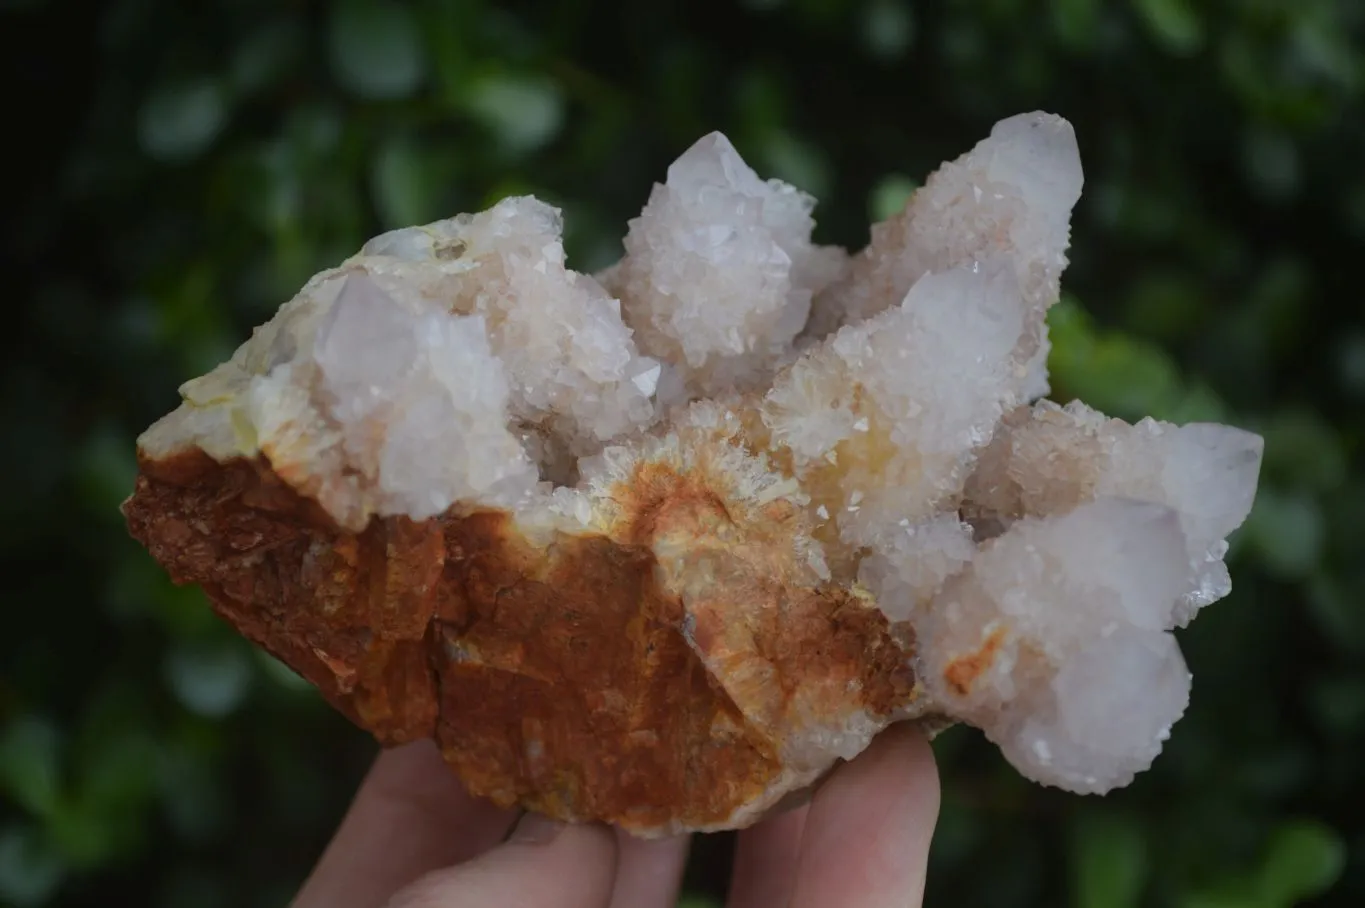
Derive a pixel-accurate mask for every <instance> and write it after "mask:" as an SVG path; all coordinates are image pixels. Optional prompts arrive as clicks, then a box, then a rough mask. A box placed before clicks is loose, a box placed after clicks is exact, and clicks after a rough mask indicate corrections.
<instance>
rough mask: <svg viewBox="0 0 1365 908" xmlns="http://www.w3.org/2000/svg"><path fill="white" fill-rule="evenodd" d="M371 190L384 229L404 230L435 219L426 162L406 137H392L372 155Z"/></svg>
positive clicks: (433, 190) (432, 192) (433, 191)
mask: <svg viewBox="0 0 1365 908" xmlns="http://www.w3.org/2000/svg"><path fill="white" fill-rule="evenodd" d="M370 187H371V191H372V192H373V193H374V201H375V207H376V208H378V209H379V219H380V222H381V223H382V224H383V226H384V227H386V228H390V229H391V228H395V227H407V226H410V225H413V224H425V223H428V222H429V221H432V220H435V218H434V217H432V216H431V215H432V214H433V213H434V212H433V198H434V197H435V196H436V189H435V187H434V186H432V184H431V178H430V168H429V166H428V164H427V160H426V159H425V158H424V157H423V156H422V154H421V153H420V152H419V151H418V150H417V149H416V148H415V147H414V146H413V144H412V142H410V141H408V140H407V139H405V138H392V139H389V140H388V141H387V142H385V143H384V144H383V145H382V146H381V147H380V149H379V152H378V153H377V154H376V155H375V158H374V164H373V165H372V166H371V168H370Z"/></svg>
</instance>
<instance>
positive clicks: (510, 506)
mask: <svg viewBox="0 0 1365 908" xmlns="http://www.w3.org/2000/svg"><path fill="white" fill-rule="evenodd" d="M1080 188H1081V172H1080V161H1079V154H1078V151H1077V148H1076V143H1075V137H1074V135H1073V134H1072V131H1071V128H1070V126H1069V125H1068V124H1067V123H1066V122H1065V121H1063V120H1061V119H1059V118H1057V117H1052V116H1049V115H1046V114H1029V115H1023V116H1020V117H1015V118H1012V119H1010V120H1006V121H1004V122H1002V123H1000V124H998V125H997V126H996V128H995V129H994V130H993V131H992V134H991V136H990V137H989V138H988V139H986V140H984V141H983V142H981V143H980V144H979V145H977V146H976V148H974V149H972V150H971V151H970V152H968V153H967V154H966V155H964V156H963V157H962V158H959V159H958V160H957V161H954V162H950V163H948V164H946V165H944V167H943V168H942V169H940V170H939V171H938V172H937V173H935V174H934V175H933V176H931V177H930V179H929V180H928V181H927V183H926V184H925V186H924V187H923V188H922V189H921V190H919V191H918V192H917V193H916V194H915V195H914V196H913V197H912V198H911V199H910V201H909V202H908V204H907V206H906V208H905V210H904V211H903V212H901V213H900V214H898V215H896V216H894V217H893V218H891V219H889V220H888V221H886V222H884V223H882V224H878V225H874V226H873V229H872V239H871V242H870V243H869V245H868V246H867V248H866V249H864V250H862V251H861V252H859V253H858V254H857V255H854V256H849V255H848V254H847V253H845V252H844V251H843V250H840V249H836V248H832V247H824V246H819V245H816V244H814V243H812V242H811V239H810V234H811V229H812V227H813V223H814V222H813V220H812V219H811V216H810V215H811V210H812V207H813V205H814V202H813V200H812V199H810V198H809V197H807V196H805V195H804V194H802V193H800V192H798V191H797V190H795V189H793V188H792V187H790V186H787V185H785V184H783V183H780V182H778V181H773V180H769V181H764V180H761V179H759V178H758V176H757V175H756V174H755V173H754V172H753V171H752V170H751V169H749V168H748V166H747V165H746V164H745V163H744V162H743V160H742V159H740V157H739V155H738V154H737V153H736V152H735V150H734V148H733V147H732V146H731V145H730V144H729V143H728V142H727V141H726V140H725V139H724V137H722V136H719V135H712V136H708V137H707V138H705V139H703V140H702V141H700V142H698V143H697V144H696V145H695V146H694V147H693V148H692V149H690V150H689V151H688V152H687V153H685V154H684V155H683V156H682V157H681V158H679V160H678V161H677V162H676V163H675V164H674V165H673V166H672V167H671V168H670V169H669V174H668V179H667V181H666V182H665V183H664V184H661V185H658V186H656V187H655V188H654V191H653V193H652V194H651V196H650V199H649V201H648V203H647V204H646V206H645V208H644V210H643V212H642V213H641V215H640V217H639V218H637V219H635V220H633V221H632V222H631V224H630V229H629V232H628V235H627V237H626V240H625V250H626V254H625V257H624V258H623V259H622V260H621V262H619V263H618V264H617V265H615V266H613V267H612V268H611V269H608V270H607V271H606V272H604V273H602V274H600V275H597V276H596V277H593V276H588V275H584V274H578V273H576V272H573V271H572V270H570V269H569V268H568V267H567V266H566V263H565V260H564V254H563V247H562V245H561V243H560V238H559V234H560V223H559V216H558V212H556V211H554V210H553V209H551V208H549V207H548V206H545V205H543V204H542V203H540V202H537V201H536V200H534V199H530V198H521V199H507V200H504V201H503V202H501V203H499V204H498V205H496V206H495V207H493V208H492V209H489V210H488V211H485V212H482V213H479V214H475V215H461V216H459V217H457V218H454V219H451V220H447V221H440V222H437V223H435V224H430V225H426V226H423V227H414V228H408V229H405V230H399V231H394V232H392V233H389V234H384V235H383V236H380V237H376V238H375V239H374V240H371V241H370V242H369V243H367V244H366V245H365V247H364V248H363V249H362V250H361V251H360V253H359V254H358V255H356V256H354V257H352V258H351V259H349V260H347V261H346V262H344V263H343V264H342V265H340V266H339V267H337V268H335V269H329V270H328V271H324V272H322V273H321V274H319V275H317V276H316V277H315V278H313V279H312V280H311V281H310V282H309V283H308V285H307V286H305V287H304V288H303V289H302V290H301V291H300V293H299V294H298V296H296V297H295V298H294V299H293V300H291V301H290V302H288V303H286V304H285V305H284V306H283V307H282V308H281V310H280V312H279V313H278V315H277V316H276V317H275V318H274V319H273V320H272V321H271V322H270V323H268V324H267V325H264V326H262V327H261V328H259V329H257V331H256V333H255V334H254V336H253V337H252V338H251V340H249V341H248V342H247V343H246V344H244V345H243V346H242V347H241V348H240V349H239V350H238V351H237V353H236V354H235V355H234V356H233V357H232V359H231V360H229V361H228V362H226V363H224V364H223V365H222V366H220V367H219V368H217V369H215V370H214V371H213V372H211V373H209V374H208V375H205V376H203V377H202V378H199V379H196V380H194V381H192V382H189V383H188V384H186V385H185V386H184V387H183V388H182V389H181V393H182V397H183V399H184V403H183V404H182V405H181V406H180V407H179V408H178V409H177V410H176V411H174V412H173V413H171V414H169V415H168V416H166V417H165V418H163V419H162V420H160V421H159V422H158V423H157V424H156V425H154V426H152V427H151V428H150V429H149V430H148V431H147V432H146V433H144V435H143V436H142V438H141V439H139V465H140V473H139V477H138V480H137V486H136V489H135V490H134V493H133V495H132V497H131V498H130V499H129V501H128V502H127V503H126V504H125V507H124V511H125V514H126V516H127V520H128V524H129V528H130V530H131V532H132V533H133V535H134V536H136V537H137V538H138V539H139V540H140V541H142V542H143V543H144V544H145V545H146V546H147V548H148V549H149V551H150V552H151V554H152V555H153V556H154V557H155V558H156V559H157V561H158V562H160V563H161V564H162V565H163V566H164V567H165V568H166V569H167V570H168V571H169V572H170V574H171V576H172V578H173V579H174V580H175V581H176V582H179V583H196V584H199V585H201V586H203V588H204V589H205V590H206V591H207V592H208V594H209V597H210V598H211V600H212V601H213V603H214V605H215V607H216V608H217V610H218V611H219V613H220V614H222V615H223V616H224V617H225V618H226V619H227V620H228V621H230V622H231V623H232V624H233V625H234V626H236V627H237V628H238V629H240V630H241V631H242V633H244V634H245V635H246V636H248V637H250V638H251V639H252V640H255V641H256V642H258V643H259V644H261V645H262V646H264V647H265V648H266V649H268V650H269V651H271V652H272V653H274V654H275V655H276V656H278V657H279V658H280V659H282V660H283V661H284V662H285V663H287V664H288V665H290V666H292V667H293V668H294V669H295V670H296V671H298V672H299V673H300V674H302V675H303V676H304V677H306V678H307V679H308V680H310V681H312V682H313V683H314V684H316V685H317V686H318V688H319V689H320V690H321V691H322V693H323V694H324V695H325V696H326V697H327V698H328V700H329V701H330V702H332V703H333V704H334V705H335V706H336V707H337V708H338V709H339V710H341V711H342V712H344V713H345V714H346V715H347V716H349V717H350V718H351V719H352V720H354V721H355V722H357V723H358V724H359V725H361V726H362V727H364V728H367V729H369V730H370V731H372V732H373V733H374V734H375V736H376V737H377V738H378V739H379V740H380V741H381V742H383V743H385V744H398V743H401V742H404V741H410V740H414V739H418V738H428V737H430V738H434V739H435V740H436V741H437V742H438V743H439V745H440V747H441V750H442V752H443V753H444V755H445V757H446V759H447V760H448V761H449V762H450V764H451V765H452V767H453V768H454V770H455V771H456V772H458V773H459V774H460V776H461V778H462V779H464V781H465V783H466V784H467V785H468V786H469V788H470V789H471V790H472V791H474V792H476V793H478V794H481V795H485V796H487V797H490V798H492V799H494V800H496V801H498V802H499V803H502V804H508V805H510V804H520V805H522V806H525V807H528V808H532V809H535V810H539V811H543V812H545V813H548V814H551V815H553V816H557V817H561V818H565V819H570V820H606V821H609V822H612V823H616V824H618V825H620V826H621V827H623V828H626V829H629V830H631V831H634V832H636V833H639V834H643V835H652V834H664V833H672V832H679V831H684V830H704V829H724V828H733V827H737V826H743V825H747V824H748V823H751V822H753V821H754V820H755V819H757V818H758V817H759V816H761V815H762V814H763V813H764V812H765V811H767V810H769V809H771V808H772V807H773V806H774V805H776V804H778V803H780V802H781V801H782V799H783V798H784V797H787V796H788V795H790V794H792V793H795V792H800V791H801V790H802V789H804V788H806V787H807V786H809V785H810V784H811V783H812V782H813V781H815V780H816V779H818V778H819V777H820V776H821V775H822V774H824V773H826V772H828V771H829V769H830V768H831V767H832V766H834V765H835V764H836V763H837V762H838V761H839V760H841V759H849V758H851V757H853V756H855V755H856V754H857V753H859V752H860V751H861V750H863V749H864V748H865V747H866V746H867V745H868V744H869V743H870V741H871V740H872V738H873V737H874V736H875V735H876V734H877V733H878V732H879V731H880V730H882V729H883V728H885V727H886V726H887V725H888V724H890V723H892V722H896V721H905V720H913V721H919V722H921V723H924V724H926V725H928V726H937V725H939V724H941V723H943V722H946V721H963V722H967V723H970V724H972V725H975V726H977V727H979V728H981V729H982V730H983V731H984V732H985V733H986V734H987V735H988V736H989V737H990V738H991V739H992V740H994V741H995V742H996V743H998V744H999V745H1000V747H1001V749H1002V751H1003V752H1004V754H1005V755H1006V757H1007V758H1008V759H1009V760H1010V761H1011V762H1012V763H1014V765H1015V766H1017V767H1018V768H1019V769H1020V771H1021V772H1023V773H1024V774H1026V775H1028V776H1029V777H1031V778H1033V779H1036V780H1038V781H1040V782H1044V783H1046V784H1052V785H1058V786H1061V787H1064V788H1067V789H1069V790H1072V791H1077V792H1096V793H1098V792H1104V791H1108V790H1110V789H1112V788H1114V787H1116V786H1119V785H1123V784H1126V783H1127V782H1128V781H1130V780H1131V779H1132V778H1133V776H1134V774H1135V773H1137V772H1140V771H1142V770H1143V769H1145V768H1146V767H1147V766H1149V765H1150V764H1151V762H1152V760H1153V759H1155V757H1156V756H1157V754H1158V753H1159V751H1160V749H1161V745H1162V742H1163V741H1164V740H1166V738H1167V737H1168V736H1169V734H1170V732H1171V727H1172V725H1173V724H1174V723H1175V722H1176V720H1177V719H1178V718H1179V717H1180V715H1181V714H1182V712H1183V711H1184V708H1185V705H1186V702H1187V699H1188V695H1189V685H1190V675H1189V672H1188V670H1187V669H1186V667H1185V664H1184V661H1183V659H1182V657H1181V654H1180V651H1179V648H1178V646H1177V644H1176V641H1175V638H1174V636H1173V634H1172V631H1173V630H1174V629H1175V628H1177V627H1179V626H1181V625H1183V624H1185V623H1187V622H1188V621H1189V620H1191V619H1192V618H1193V617H1194V616H1195V614H1196V613H1197V611H1198V610H1199V609H1200V608H1202V607H1203V606H1204V605H1207V604H1208V603H1210V602H1212V601H1214V600H1216V599H1218V598H1221V597H1222V596H1223V595H1225V594H1226V593H1227V592H1228V589H1229V588H1230V581H1229V578H1228V574H1227V570H1226V568H1225V566H1224V565H1223V561H1222V556H1223V554H1224V553H1225V551H1226V548H1227V543H1226V541H1225V538H1226V536H1227V535H1228V534H1229V533H1231V532H1232V531H1233V530H1234V529H1235V528H1236V527H1237V526H1238V525H1239V524H1240V523H1241V522H1242V520H1243V519H1244V518H1245V517H1246V514H1247V513H1248V511H1249V509H1250V507H1251V501H1252V497H1253V496H1254V492H1255V487H1256V479H1257V474H1258V471H1259V463H1260V450H1261V447H1260V439H1259V438H1257V437H1256V436H1254V435H1251V434H1250V433H1246V432H1242V431H1240V430H1237V429H1233V428H1230V427H1226V426H1213V425H1192V426H1184V427H1180V426H1173V425H1169V424H1164V423H1158V422H1155V421H1153V420H1144V421H1142V422H1140V423H1138V424H1136V425H1129V424H1127V423H1124V422H1121V421H1119V420H1113V419H1109V418H1107V417H1105V416H1103V415H1102V414H1099V413H1096V412H1094V411H1092V410H1090V409H1089V408H1087V407H1085V406H1084V405H1083V404H1080V403H1078V402H1073V403H1071V404H1069V405H1067V406H1066V407H1061V406H1058V405H1057V404H1054V403H1051V402H1050V401H1047V400H1042V399H1040V398H1042V397H1043V396H1044V395H1045V394H1046V393H1047V370H1046V359H1047V351H1048V342H1047V330H1046V322H1045V320H1044V319H1045V315H1046V312H1047V309H1048V307H1049V306H1050V305H1051V304H1052V303H1053V302H1054V301H1055V300H1056V298H1057V295H1058V292H1059V282H1060V278H1061V273H1062V270H1063V268H1064V267H1065V264H1066V257H1065V250H1066V248H1067V245H1068V243H1069V238H1070V233H1069V217H1070V210H1071V207H1072V206H1073V205H1074V204H1075V202H1076V200H1077V198H1078V197H1079V194H1080Z"/></svg>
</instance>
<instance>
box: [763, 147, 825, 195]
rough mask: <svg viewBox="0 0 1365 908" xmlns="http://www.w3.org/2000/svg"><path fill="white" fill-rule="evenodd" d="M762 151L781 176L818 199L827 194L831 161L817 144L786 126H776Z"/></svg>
mask: <svg viewBox="0 0 1365 908" xmlns="http://www.w3.org/2000/svg"><path fill="white" fill-rule="evenodd" d="M760 154H761V155H762V158H763V162H764V163H765V164H766V165H767V166H768V169H769V170H771V171H772V175H773V176H775V177H777V178H778V179H780V180H785V181H786V182H788V183H791V184H792V185H793V186H795V187H796V188H797V189H804V190H805V191H806V192H809V193H810V194H811V195H813V196H815V197H816V198H817V199H819V198H822V197H824V196H826V195H827V194H828V190H829V186H830V182H831V177H830V172H829V162H828V161H826V160H825V156H824V154H823V153H822V152H821V151H820V149H819V148H818V147H816V146H815V145H813V144H811V143H809V142H806V141H805V140H803V139H800V138H798V137H797V136H794V135H792V134H791V133H789V132H787V131H786V130H775V131H773V132H771V133H769V134H768V136H767V137H766V138H765V139H764V141H763V145H762V148H761V149H760Z"/></svg>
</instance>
